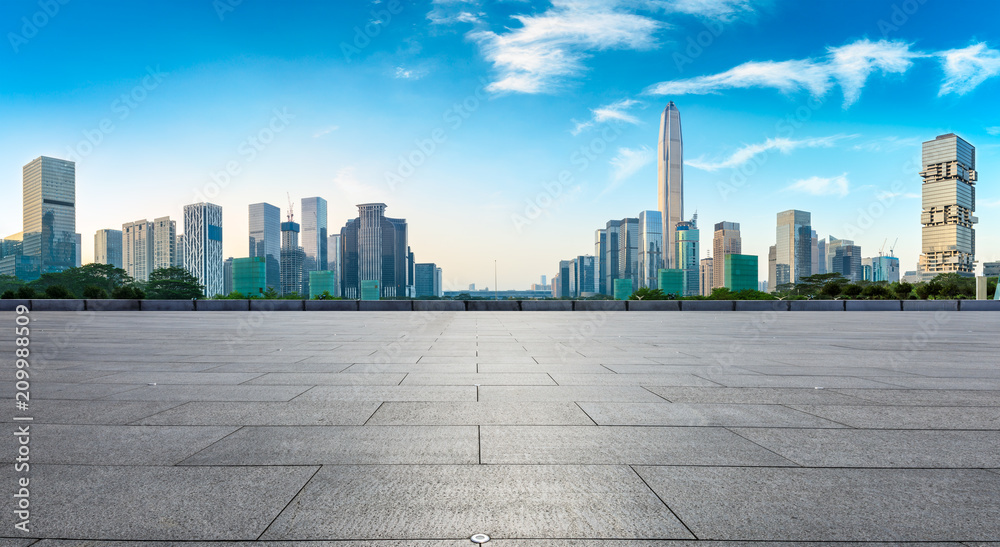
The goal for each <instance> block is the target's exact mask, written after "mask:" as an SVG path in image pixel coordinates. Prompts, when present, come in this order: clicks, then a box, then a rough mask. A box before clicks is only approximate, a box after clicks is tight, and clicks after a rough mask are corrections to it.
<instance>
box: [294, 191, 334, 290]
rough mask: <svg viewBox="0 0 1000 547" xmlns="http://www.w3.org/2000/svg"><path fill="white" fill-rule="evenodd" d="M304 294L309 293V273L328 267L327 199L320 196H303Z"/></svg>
mask: <svg viewBox="0 0 1000 547" xmlns="http://www.w3.org/2000/svg"><path fill="white" fill-rule="evenodd" d="M301 236H302V237H301V238H300V239H301V242H302V251H303V252H304V253H305V257H304V259H303V262H302V271H303V274H304V275H303V278H302V291H303V292H302V294H309V273H308V272H312V271H316V270H324V269H326V262H327V260H328V259H327V252H328V250H327V236H328V234H327V224H326V200H325V199H323V198H320V197H312V198H302V232H301Z"/></svg>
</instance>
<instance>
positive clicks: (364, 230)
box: [340, 203, 409, 298]
mask: <svg viewBox="0 0 1000 547" xmlns="http://www.w3.org/2000/svg"><path fill="white" fill-rule="evenodd" d="M385 209H386V205H385V204H384V203H363V204H360V205H358V218H354V219H351V220H349V221H347V225H346V226H344V227H343V228H342V229H341V230H340V247H341V260H342V261H343V269H342V270H341V294H343V296H344V298H358V297H359V296H360V294H361V282H362V281H371V280H378V281H380V283H379V290H380V291H381V297H382V298H402V297H405V296H406V294H407V261H408V259H409V253H408V252H407V249H408V246H407V235H406V220H404V219H397V218H388V217H386V216H385Z"/></svg>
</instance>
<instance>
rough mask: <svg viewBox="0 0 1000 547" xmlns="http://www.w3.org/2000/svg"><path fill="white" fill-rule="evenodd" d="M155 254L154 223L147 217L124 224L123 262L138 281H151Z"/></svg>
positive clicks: (131, 275)
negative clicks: (150, 275)
mask: <svg viewBox="0 0 1000 547" xmlns="http://www.w3.org/2000/svg"><path fill="white" fill-rule="evenodd" d="M154 256H155V252H154V242H153V223H152V222H149V221H148V220H146V219H142V220H137V221H135V222H128V223H125V224H122V263H123V265H124V268H125V271H126V272H128V275H129V276H130V277H131V278H132V279H135V280H136V281H149V274H150V272H152V271H153V259H154Z"/></svg>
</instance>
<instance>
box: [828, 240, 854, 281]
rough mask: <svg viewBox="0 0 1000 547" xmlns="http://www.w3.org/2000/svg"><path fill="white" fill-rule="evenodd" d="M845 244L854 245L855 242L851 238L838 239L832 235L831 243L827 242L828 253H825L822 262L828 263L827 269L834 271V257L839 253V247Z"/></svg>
mask: <svg viewBox="0 0 1000 547" xmlns="http://www.w3.org/2000/svg"><path fill="white" fill-rule="evenodd" d="M844 245H854V242H853V241H851V240H849V239H837V238H835V237H833V236H830V241H829V243H827V244H826V253H825V254H824V255H823V258H822V259H821V262H824V263H825V264H826V271H827V272H830V273H834V271H833V257H834V256H836V255H837V249H839V248H841V247H843V246H844Z"/></svg>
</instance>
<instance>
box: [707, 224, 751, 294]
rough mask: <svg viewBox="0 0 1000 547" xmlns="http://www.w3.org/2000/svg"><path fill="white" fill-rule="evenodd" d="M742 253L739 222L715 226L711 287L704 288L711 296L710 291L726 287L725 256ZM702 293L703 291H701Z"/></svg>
mask: <svg viewBox="0 0 1000 547" xmlns="http://www.w3.org/2000/svg"><path fill="white" fill-rule="evenodd" d="M741 252H743V239H742V238H741V237H740V223H739V222H718V223H716V225H715V235H714V237H713V238H712V258H714V259H715V261H714V262H713V263H712V285H711V286H710V287H704V290H707V291H708V294H711V292H712V289H714V288H716V287H725V286H726V264H727V262H726V255H731V254H737V255H738V254H740V253H741ZM703 292H704V291H703Z"/></svg>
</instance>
